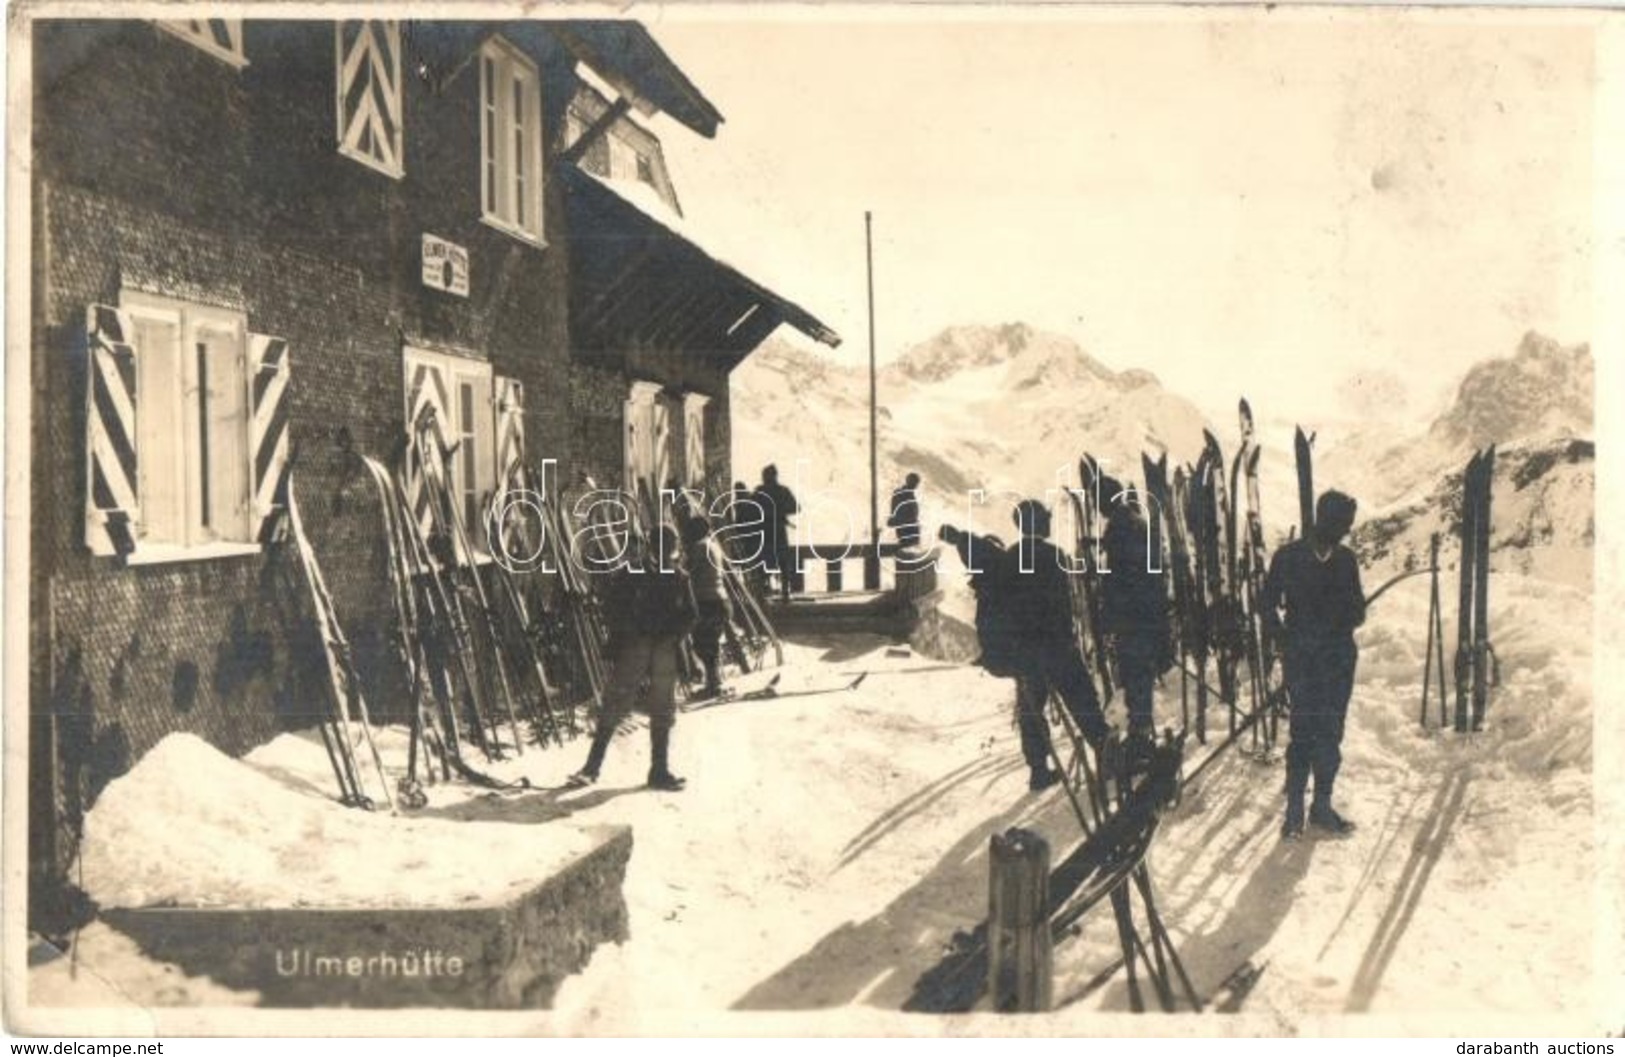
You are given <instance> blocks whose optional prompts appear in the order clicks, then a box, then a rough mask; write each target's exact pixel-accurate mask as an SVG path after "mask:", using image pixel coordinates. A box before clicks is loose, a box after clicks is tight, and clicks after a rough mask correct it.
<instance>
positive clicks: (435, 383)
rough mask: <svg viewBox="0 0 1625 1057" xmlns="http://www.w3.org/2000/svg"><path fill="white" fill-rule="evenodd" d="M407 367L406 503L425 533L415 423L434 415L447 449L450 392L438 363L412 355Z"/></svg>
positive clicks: (429, 522) (427, 523)
mask: <svg viewBox="0 0 1625 1057" xmlns="http://www.w3.org/2000/svg"><path fill="white" fill-rule="evenodd" d="M405 364H406V463H405V471H406V473H405V477H406V501H407V502H408V503H410V504H411V507H412V515H413V516H414V517H415V518H417V522H418V526H419V527H420V528H421V529H423V531H424V532H428V531H429V529H430V528H431V527H432V526H433V524H434V519H433V517H432V516H431V515H430V513H429V493H428V490H427V489H425V488H424V487H423V463H422V459H421V457H420V454H419V452H418V439H417V438H418V421H419V419H420V418H421V417H422V416H423V415H424V414H426V413H429V412H431V411H432V412H433V414H434V422H435V429H436V431H437V433H438V435H439V443H440V444H441V446H442V447H449V446H450V445H451V442H452V438H449V437H447V436H446V430H448V429H449V428H451V426H450V424H451V422H452V419H451V389H450V380H449V379H448V378H447V377H446V372H445V371H443V370H441V368H440V366H439V365H438V364H434V363H430V362H427V361H426V360H423V359H419V358H417V357H413V356H407V357H406V358H405Z"/></svg>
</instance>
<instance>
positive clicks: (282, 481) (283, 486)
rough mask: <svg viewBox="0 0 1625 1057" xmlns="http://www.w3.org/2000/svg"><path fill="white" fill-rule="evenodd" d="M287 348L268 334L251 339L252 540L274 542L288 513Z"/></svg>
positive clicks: (250, 523)
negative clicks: (282, 519) (282, 513)
mask: <svg viewBox="0 0 1625 1057" xmlns="http://www.w3.org/2000/svg"><path fill="white" fill-rule="evenodd" d="M291 366H292V365H291V363H290V362H289V356H288V343H287V342H286V341H284V340H282V339H281V338H273V337H271V336H270V335H268V334H250V335H249V336H248V371H249V385H250V387H251V393H252V401H251V402H252V404H253V410H252V412H251V416H250V418H249V429H248V450H249V452H250V457H251V458H252V459H253V462H252V464H251V466H250V469H251V470H252V474H253V476H252V478H251V480H252V486H251V487H252V489H253V491H252V495H253V503H252V505H251V507H250V514H249V517H250V521H249V534H250V536H251V537H252V538H253V539H256V540H258V541H259V542H261V543H268V542H270V540H271V538H272V537H273V536H274V534H275V532H276V531H277V526H278V525H279V524H280V522H281V519H280V517H278V516H277V515H278V514H279V513H280V512H281V511H283V510H284V509H286V507H287V495H288V493H287V483H288V378H289V373H290V370H291Z"/></svg>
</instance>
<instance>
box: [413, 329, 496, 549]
mask: <svg viewBox="0 0 1625 1057" xmlns="http://www.w3.org/2000/svg"><path fill="white" fill-rule="evenodd" d="M402 354H403V356H404V357H405V367H404V375H405V376H407V377H409V376H410V375H411V373H412V370H413V368H414V366H415V365H417V364H420V363H427V364H431V365H433V366H435V367H436V368H438V369H439V370H440V371H441V372H442V373H443V375H444V376H445V379H446V389H447V394H448V396H447V399H448V401H449V403H450V405H451V406H449V407H448V408H446V417H447V418H448V420H449V421H447V422H444V423H442V424H441V432H442V433H443V435H444V436H445V438H446V442H447V443H450V444H458V448H457V451H456V452H455V453H453V455H452V456H451V458H450V459H449V460H448V462H449V464H450V465H449V469H450V471H451V480H450V481H449V482H447V484H448V486H449V487H450V489H451V493H452V495H453V496H454V497H455V498H456V501H457V511H458V513H459V514H461V515H462V516H463V520H464V524H463V527H464V528H465V529H466V530H467V531H468V538H469V542H470V543H472V544H473V545H474V549H475V551H476V554H475V558H476V559H477V560H480V561H485V560H488V559H489V557H490V555H489V547H488V546H487V545H486V541H485V518H484V516H483V515H484V509H483V500H484V498H485V496H486V495H487V494H489V493H490V492H492V491H493V490H495V488H496V486H497V471H498V470H499V469H500V467H498V466H497V421H496V420H497V415H496V379H495V375H494V373H493V372H492V370H491V364H490V361H488V360H477V359H471V358H469V357H467V356H459V355H456V354H454V353H449V352H443V351H441V350H439V349H426V348H423V347H422V346H419V345H407V346H404V348H403V353H402ZM465 385H471V386H472V387H473V399H474V406H473V412H474V421H473V422H468V421H467V420H466V419H465V418H464V415H463V399H462V396H463V387H464V386H465ZM406 396H407V399H410V397H411V394H410V393H408V394H406ZM411 413H412V409H411V408H410V407H408V408H407V409H406V414H407V416H408V417H407V422H406V428H407V431H408V433H409V434H411V436H410V437H409V439H410V440H411V441H412V442H413V443H416V441H417V437H416V435H415V433H414V423H413V422H412V421H411V417H410V416H411ZM470 438H472V440H473V448H474V473H475V481H474V484H473V493H474V497H475V501H476V502H475V510H474V512H473V513H474V516H473V517H472V518H470V517H469V516H468V515H469V510H468V504H467V496H468V494H469V491H470V489H469V485H468V482H467V481H465V480H464V468H465V466H466V463H465V461H464V460H465V456H464V454H463V452H464V450H465V449H464V447H463V445H466V444H467V443H468V442H469V440H470ZM459 442H460V443H459Z"/></svg>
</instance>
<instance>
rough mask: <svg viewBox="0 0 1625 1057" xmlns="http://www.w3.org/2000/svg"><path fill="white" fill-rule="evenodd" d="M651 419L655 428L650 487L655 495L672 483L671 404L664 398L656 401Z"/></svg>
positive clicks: (651, 454) (652, 440)
mask: <svg viewBox="0 0 1625 1057" xmlns="http://www.w3.org/2000/svg"><path fill="white" fill-rule="evenodd" d="M649 417H650V419H651V424H652V426H653V428H654V435H653V437H652V438H651V441H650V443H651V445H652V449H653V450H651V451H650V453H649V454H650V457H651V462H650V466H649V474H650V478H651V480H650V482H649V483H650V486H651V490H652V492H653V493H654V494H655V495H659V494H660V490H661V489H662V488H665V487H666V486H667V485H669V484H671V482H672V465H671V402H670V401H669V400H667V399H665V398H664V397H659V398H657V399H656V400H655V402H654V406H653V407H652V408H651V409H650V414H649Z"/></svg>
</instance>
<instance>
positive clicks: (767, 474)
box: [753, 464, 801, 602]
mask: <svg viewBox="0 0 1625 1057" xmlns="http://www.w3.org/2000/svg"><path fill="white" fill-rule="evenodd" d="M753 498H754V499H755V500H756V502H757V504H758V505H759V506H760V507H761V509H762V513H763V514H765V515H766V520H765V521H764V522H763V523H762V561H763V564H764V565H765V566H766V568H767V570H768V571H769V572H771V573H775V574H777V575H778V578H779V597H780V598H782V599H783V600H784V601H786V602H788V601H790V586H791V584H792V582H793V581H794V580H795V564H796V563H795V552H794V550H793V549H792V548H791V546H790V518H791V517H793V516H794V515H795V514H796V513H798V512H799V511H800V510H801V508H800V507H799V506H797V505H796V496H795V493H794V492H792V491H790V489H788V488H786V487H785V486H784V485H782V484H780V483H779V468H778V467H777V466H774V465H772V464H769V465H767V466H764V467H762V483H761V484H760V485H759V486H757V488H756V492H755V495H754V497H753Z"/></svg>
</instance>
